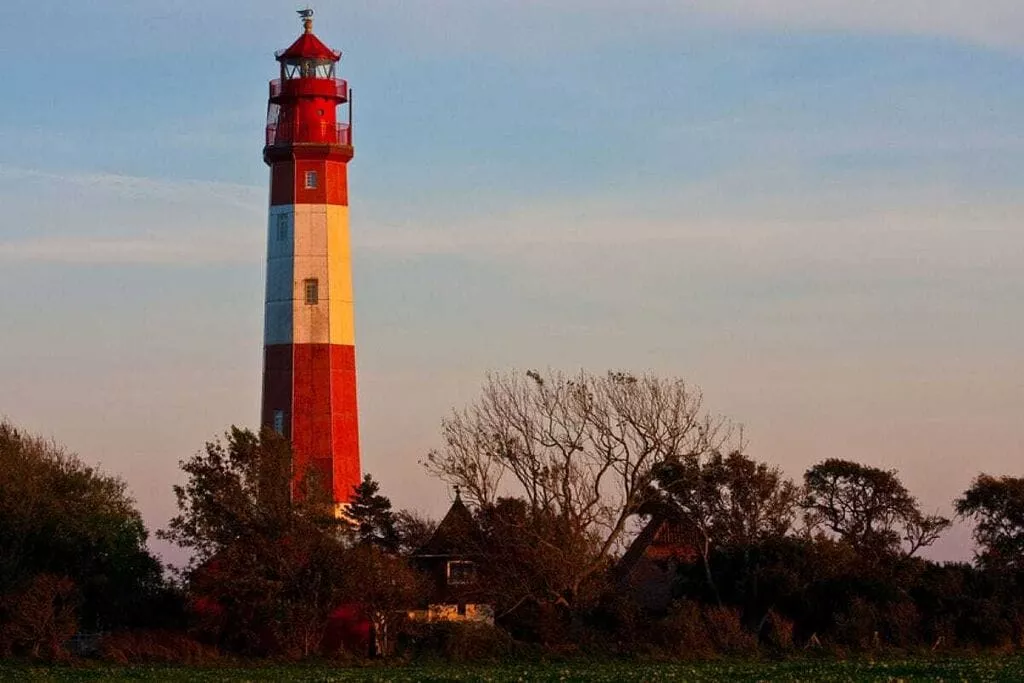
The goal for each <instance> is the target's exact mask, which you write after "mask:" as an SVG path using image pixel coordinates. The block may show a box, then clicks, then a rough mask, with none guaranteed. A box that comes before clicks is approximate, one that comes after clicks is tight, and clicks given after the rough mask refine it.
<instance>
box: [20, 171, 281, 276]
mask: <svg viewBox="0 0 1024 683" xmlns="http://www.w3.org/2000/svg"><path fill="white" fill-rule="evenodd" d="M265 196H266V195H265V190H263V189H261V188H254V187H248V186H245V185H236V184H231V183H214V182H190V181H177V180H160V179H153V178H138V177H132V176H125V175H115V174H105V173H53V172H45V171H38V170H32V169H24V168H17V167H11V166H0V202H2V203H3V205H4V209H5V212H4V218H3V221H4V223H3V225H0V260H7V261H49V262H67V263H165V264H185V265H187V264H204V263H223V262H235V261H252V262H257V261H259V259H261V258H262V255H263V246H262V245H263V239H264V227H263V226H264V222H265V219H264V217H263V216H264V211H265V207H264V202H265Z"/></svg>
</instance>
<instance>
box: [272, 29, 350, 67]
mask: <svg viewBox="0 0 1024 683" xmlns="http://www.w3.org/2000/svg"><path fill="white" fill-rule="evenodd" d="M286 59H329V60H331V61H332V62H336V61H338V60H339V59H341V52H340V51H334V50H332V49H331V48H329V47H327V46H326V45H324V44H323V43H322V42H321V41H320V39H319V38H317V37H316V36H314V35H313V33H312V32H309V31H307V32H306V33H303V34H302V35H301V36H299V39H298V40H296V41H295V42H294V43H292V44H291V47H289V48H288V49H287V50H282V51H280V52H278V53H277V61H279V62H281V61H284V60H286Z"/></svg>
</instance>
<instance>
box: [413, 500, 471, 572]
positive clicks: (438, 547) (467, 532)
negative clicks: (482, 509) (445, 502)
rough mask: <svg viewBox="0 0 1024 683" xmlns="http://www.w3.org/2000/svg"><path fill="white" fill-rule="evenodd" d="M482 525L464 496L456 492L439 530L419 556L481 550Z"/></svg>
mask: <svg viewBox="0 0 1024 683" xmlns="http://www.w3.org/2000/svg"><path fill="white" fill-rule="evenodd" d="M481 537H482V534H481V531H480V526H479V525H478V524H477V523H476V520H475V519H473V513H471V512H470V511H469V508H467V507H466V504H465V503H463V502H462V497H461V496H459V495H458V494H456V496H455V501H454V502H452V506H451V508H449V509H448V514H446V515H445V516H444V519H442V520H441V523H440V524H438V525H437V530H436V531H434V535H433V536H431V537H430V540H429V541H427V542H426V543H425V544H424V545H423V547H422V548H420V549H419V550H418V551H417V552H416V556H417V557H427V556H434V557H437V556H459V555H472V554H474V553H476V552H479V549H480V544H481V540H482V538H481Z"/></svg>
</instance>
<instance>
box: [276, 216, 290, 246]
mask: <svg viewBox="0 0 1024 683" xmlns="http://www.w3.org/2000/svg"><path fill="white" fill-rule="evenodd" d="M286 239H288V214H284V213H279V214H277V241H278V242H284V241H285V240H286Z"/></svg>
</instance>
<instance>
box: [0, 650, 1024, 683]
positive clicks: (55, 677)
mask: <svg viewBox="0 0 1024 683" xmlns="http://www.w3.org/2000/svg"><path fill="white" fill-rule="evenodd" d="M0 680H3V681H324V682H327V681H396V682H397V681H495V682H500V681H627V682H628V681H734V682H740V681H1024V657H1021V656H1013V657H983V658H973V659H914V660H885V661H875V662H872V661H868V660H852V661H839V662H837V661H818V660H803V661H790V662H701V663H692V664H631V663H624V662H623V663H593V664H588V663H573V664H547V665H542V664H531V665H522V666H517V665H512V664H505V665H500V666H467V665H436V666H410V667H395V668H390V667H370V668H336V667H331V666H326V665H319V666H303V665H295V666H265V667H251V668H250V667H245V668H238V667H201V668H176V667H124V668H119V667H105V666H98V665H81V666H74V667H72V666H68V667H33V666H27V665H4V664H0Z"/></svg>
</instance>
